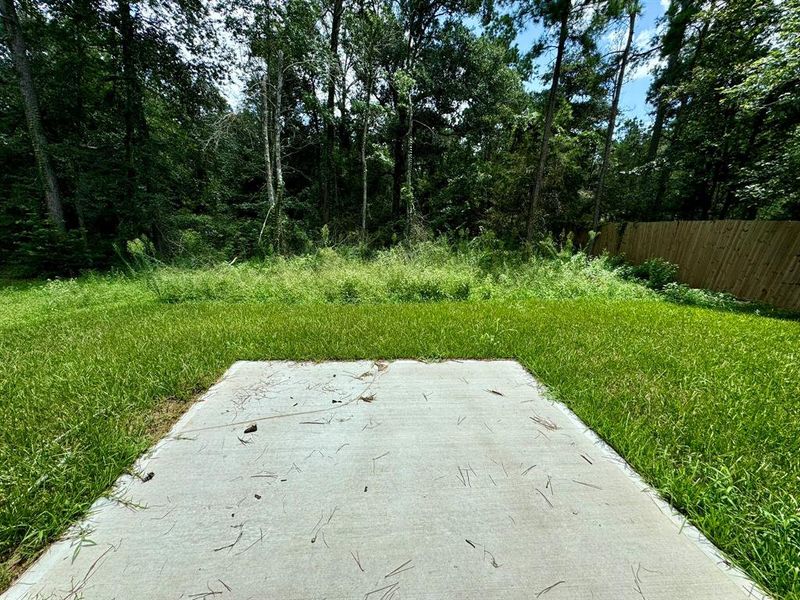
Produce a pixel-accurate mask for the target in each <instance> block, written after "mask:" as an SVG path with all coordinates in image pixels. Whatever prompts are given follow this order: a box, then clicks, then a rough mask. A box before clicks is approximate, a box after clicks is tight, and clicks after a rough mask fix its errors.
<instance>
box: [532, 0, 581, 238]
mask: <svg viewBox="0 0 800 600" xmlns="http://www.w3.org/2000/svg"><path fill="white" fill-rule="evenodd" d="M564 4H565V5H564V8H563V14H562V15H561V27H560V28H559V32H558V51H557V53H556V62H555V65H553V81H552V83H551V84H550V92H549V93H548V96H547V112H546V113H545V119H544V130H543V131H542V145H541V149H540V151H539V165H538V167H537V169H536V179H535V180H534V184H533V191H532V193H531V195H530V204H529V207H528V226H527V232H526V234H525V240H526V242H527V243H528V244H530V243H531V242H532V241H533V233H534V228H535V225H536V210H537V208H538V207H539V197H540V196H541V193H542V186H543V183H544V171H545V167H546V166H547V156H548V154H549V152H550V134H551V131H552V128H553V118H554V116H555V112H556V99H557V96H558V80H559V78H560V77H561V64H562V62H563V61H564V49H565V48H566V45H567V37H568V35H569V15H570V12H571V10H572V0H566V2H565V3H564Z"/></svg>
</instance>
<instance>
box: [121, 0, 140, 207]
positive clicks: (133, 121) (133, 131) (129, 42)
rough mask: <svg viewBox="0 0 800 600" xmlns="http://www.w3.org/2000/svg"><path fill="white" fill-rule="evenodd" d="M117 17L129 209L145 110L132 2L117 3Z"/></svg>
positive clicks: (131, 201) (134, 188)
mask: <svg viewBox="0 0 800 600" xmlns="http://www.w3.org/2000/svg"><path fill="white" fill-rule="evenodd" d="M117 16H118V19H119V30H120V31H119V32H120V42H121V46H122V48H121V50H122V81H123V86H124V89H125V100H124V104H123V109H122V116H123V120H124V122H125V139H124V146H125V186H124V191H125V200H126V208H127V209H129V210H130V209H131V208H132V207H133V196H134V192H135V190H136V177H137V172H136V160H135V156H134V154H135V151H136V145H137V143H138V142H139V139H140V137H141V136H142V135H143V133H144V131H143V130H144V126H145V123H144V111H143V108H142V97H141V89H140V86H139V75H138V73H137V68H136V57H135V54H134V44H135V39H134V37H135V26H134V22H133V16H132V15H131V5H130V1H129V0H118V2H117Z"/></svg>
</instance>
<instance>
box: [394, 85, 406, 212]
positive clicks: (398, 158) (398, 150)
mask: <svg viewBox="0 0 800 600" xmlns="http://www.w3.org/2000/svg"><path fill="white" fill-rule="evenodd" d="M392 95H393V102H394V105H395V107H396V108H397V123H394V127H393V129H394V139H393V140H392V159H393V161H394V163H393V166H392V216H394V217H396V218H399V217H400V206H401V203H402V195H403V167H404V165H405V160H404V158H405V157H404V156H403V149H404V147H405V139H404V138H405V135H406V129H405V122H406V110H405V108H404V106H403V104H402V103H401V102H400V98H399V97H398V94H397V92H396V91H394V90H393V91H392Z"/></svg>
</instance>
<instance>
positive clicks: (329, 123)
mask: <svg viewBox="0 0 800 600" xmlns="http://www.w3.org/2000/svg"><path fill="white" fill-rule="evenodd" d="M341 24H342V0H334V3H333V20H332V22H331V40H330V51H331V56H330V59H331V64H330V65H329V66H328V97H327V101H326V103H325V106H326V108H327V114H326V118H325V153H324V158H323V161H324V162H323V181H322V222H323V224H324V225H327V224H328V222H329V221H330V217H331V208H330V204H331V197H332V196H333V195H334V192H333V190H334V186H335V185H336V175H335V173H334V161H333V154H334V149H335V140H336V124H335V122H334V118H333V111H334V107H335V106H336V75H337V71H338V70H339V69H338V68H337V67H336V66H334V65H338V64H339V59H338V52H339V31H340V29H341Z"/></svg>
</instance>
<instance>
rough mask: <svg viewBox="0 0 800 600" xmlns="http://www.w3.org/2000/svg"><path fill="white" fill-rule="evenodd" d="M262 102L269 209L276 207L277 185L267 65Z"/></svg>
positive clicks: (263, 78)
mask: <svg viewBox="0 0 800 600" xmlns="http://www.w3.org/2000/svg"><path fill="white" fill-rule="evenodd" d="M261 103H262V105H263V106H262V108H263V111H264V116H263V120H262V122H261V131H262V132H263V135H264V178H265V179H266V182H267V183H266V185H267V203H268V204H269V207H268V208H269V210H272V209H273V208H275V187H274V184H273V181H272V145H271V144H270V136H269V126H270V111H269V104H270V101H269V70H268V67H265V70H264V76H263V77H262V78H261Z"/></svg>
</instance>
